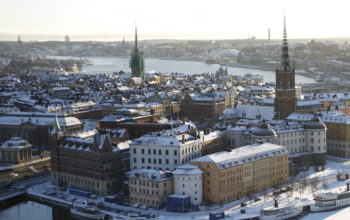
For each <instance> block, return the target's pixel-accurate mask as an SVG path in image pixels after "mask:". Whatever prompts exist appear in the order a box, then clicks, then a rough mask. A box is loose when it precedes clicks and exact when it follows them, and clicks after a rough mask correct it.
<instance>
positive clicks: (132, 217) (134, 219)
mask: <svg viewBox="0 0 350 220" xmlns="http://www.w3.org/2000/svg"><path fill="white" fill-rule="evenodd" d="M127 219H128V220H146V218H145V217H143V216H139V215H138V214H135V213H129V214H128V218H127Z"/></svg>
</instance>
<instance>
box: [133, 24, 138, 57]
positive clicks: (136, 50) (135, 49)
mask: <svg viewBox="0 0 350 220" xmlns="http://www.w3.org/2000/svg"><path fill="white" fill-rule="evenodd" d="M134 51H135V52H138V51H139V47H138V45H137V27H136V26H135V48H134Z"/></svg>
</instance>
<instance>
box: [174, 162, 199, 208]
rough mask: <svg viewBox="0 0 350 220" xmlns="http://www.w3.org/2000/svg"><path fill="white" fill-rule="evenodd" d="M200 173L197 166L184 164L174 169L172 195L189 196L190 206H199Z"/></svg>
mask: <svg viewBox="0 0 350 220" xmlns="http://www.w3.org/2000/svg"><path fill="white" fill-rule="evenodd" d="M202 173H203V171H202V170H201V169H199V168H198V167H197V166H194V165H190V164H185V165H182V166H179V167H177V168H176V170H175V171H173V174H174V193H175V194H181V195H190V196H191V204H193V205H200V204H201V203H202V200H203V195H202Z"/></svg>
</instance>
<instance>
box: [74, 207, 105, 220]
mask: <svg viewBox="0 0 350 220" xmlns="http://www.w3.org/2000/svg"><path fill="white" fill-rule="evenodd" d="M70 213H71V216H72V217H77V218H78V219H97V220H103V219H104V218H105V214H103V213H101V212H100V211H99V210H98V209H97V208H96V207H94V206H84V207H74V208H71V210H70Z"/></svg>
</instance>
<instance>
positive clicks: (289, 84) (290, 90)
mask: <svg viewBox="0 0 350 220" xmlns="http://www.w3.org/2000/svg"><path fill="white" fill-rule="evenodd" d="M296 106H297V98H296V92H295V70H294V69H292V68H291V67H290V64H289V55H288V42H287V29H286V18H285V17H284V28H283V45H282V55H281V67H280V68H279V69H276V91H275V109H274V110H275V118H277V119H285V118H287V117H288V116H289V115H290V114H292V113H293V112H296Z"/></svg>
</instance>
